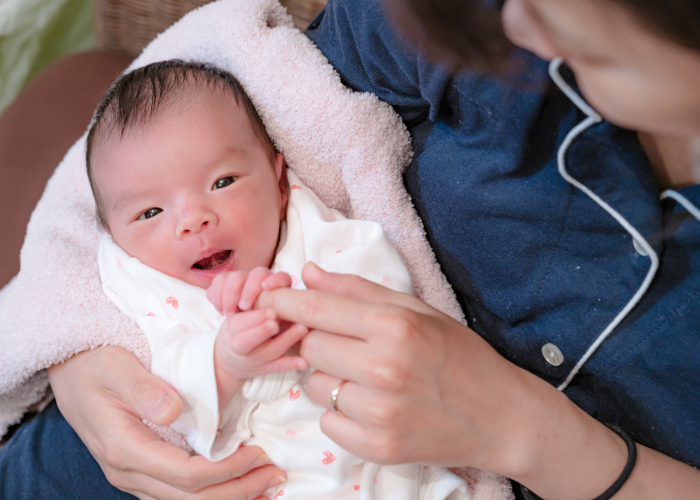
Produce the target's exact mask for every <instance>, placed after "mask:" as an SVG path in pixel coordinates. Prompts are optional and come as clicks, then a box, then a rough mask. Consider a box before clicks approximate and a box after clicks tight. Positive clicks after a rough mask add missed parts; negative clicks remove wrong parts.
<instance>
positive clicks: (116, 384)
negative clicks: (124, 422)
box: [53, 347, 182, 425]
mask: <svg viewBox="0 0 700 500" xmlns="http://www.w3.org/2000/svg"><path fill="white" fill-rule="evenodd" d="M92 352H94V353H95V356H97V357H98V358H96V359H95V362H96V363H99V364H100V365H101V367H102V368H101V369H100V370H97V371H90V372H89V373H90V376H93V377H94V376H97V379H96V381H97V382H98V384H99V386H100V387H101V388H103V389H105V390H107V391H109V392H110V393H111V394H115V395H116V396H117V400H118V401H121V402H122V403H123V407H125V408H129V409H130V411H132V412H134V413H135V414H136V415H137V416H138V417H140V418H142V419H146V420H148V421H149V422H152V423H154V424H156V425H170V424H171V423H173V422H174V421H175V420H176V419H177V418H178V417H179V416H180V413H182V400H181V399H180V396H179V394H178V393H177V391H176V390H174V389H173V388H172V387H170V385H168V383H167V382H165V381H164V380H162V379H160V378H159V377H157V376H155V375H153V374H152V373H151V372H149V371H148V370H146V369H145V368H144V367H143V366H142V365H141V363H140V362H139V361H138V359H136V357H135V356H134V355H132V354H130V353H127V352H126V351H124V350H122V349H119V348H108V347H105V348H101V349H100V350H99V351H92ZM86 354H87V353H83V354H80V355H79V356H85V355H86ZM95 356H93V357H95ZM81 359H82V358H81ZM85 359H87V358H85ZM97 359H99V361H98V360H97ZM65 366H66V363H64V364H63V365H57V366H56V367H55V368H54V369H53V371H54V375H55V376H58V375H59V374H60V372H61V370H62V369H64V367H65Z"/></svg>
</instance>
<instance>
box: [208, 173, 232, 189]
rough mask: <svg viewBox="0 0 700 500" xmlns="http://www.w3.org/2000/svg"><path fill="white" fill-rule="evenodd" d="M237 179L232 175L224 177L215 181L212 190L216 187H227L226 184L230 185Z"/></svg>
mask: <svg viewBox="0 0 700 500" xmlns="http://www.w3.org/2000/svg"><path fill="white" fill-rule="evenodd" d="M235 181H236V179H235V178H234V177H232V176H230V175H229V176H228V177H222V178H221V179H219V180H218V181H216V182H215V183H214V185H213V186H212V187H211V190H212V191H214V190H215V189H221V188H225V187H226V186H230V185H231V184H233V183H234V182H235Z"/></svg>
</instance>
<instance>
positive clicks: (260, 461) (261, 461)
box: [250, 453, 272, 469]
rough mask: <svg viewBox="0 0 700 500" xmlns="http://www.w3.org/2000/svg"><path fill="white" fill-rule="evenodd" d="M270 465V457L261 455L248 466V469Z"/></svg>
mask: <svg viewBox="0 0 700 500" xmlns="http://www.w3.org/2000/svg"><path fill="white" fill-rule="evenodd" d="M271 463H272V460H270V457H268V456H267V455H265V454H264V453H263V454H262V455H260V456H259V457H258V458H256V459H255V460H253V463H251V464H250V468H251V469H257V468H258V467H262V466H263V465H270V464H271Z"/></svg>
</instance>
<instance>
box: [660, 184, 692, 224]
mask: <svg viewBox="0 0 700 500" xmlns="http://www.w3.org/2000/svg"><path fill="white" fill-rule="evenodd" d="M666 198H673V199H674V200H676V201H677V202H678V203H680V204H681V205H682V206H683V208H685V209H686V210H687V211H688V212H690V213H691V215H692V216H693V217H695V218H696V219H697V220H698V221H699V222H700V210H698V207H696V206H695V205H693V204H692V203H691V202H690V201H689V200H688V198H686V197H685V196H683V195H682V194H680V193H678V192H676V191H674V190H673V189H667V190H666V191H664V192H663V193H661V199H662V200H665V199H666Z"/></svg>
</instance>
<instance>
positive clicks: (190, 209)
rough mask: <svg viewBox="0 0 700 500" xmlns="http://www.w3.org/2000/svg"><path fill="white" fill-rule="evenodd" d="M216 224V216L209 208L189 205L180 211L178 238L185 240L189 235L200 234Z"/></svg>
mask: <svg viewBox="0 0 700 500" xmlns="http://www.w3.org/2000/svg"><path fill="white" fill-rule="evenodd" d="M214 222H216V216H215V215H214V213H213V212H212V211H211V210H209V209H208V208H207V207H204V206H201V205H194V204H190V203H188V204H186V205H184V206H183V207H182V209H181V211H180V217H179V221H178V226H177V230H176V232H177V236H178V238H183V237H185V236H187V235H188V234H198V233H200V232H202V231H203V230H205V229H206V228H207V227H208V226H210V225H211V224H212V223H214Z"/></svg>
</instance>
